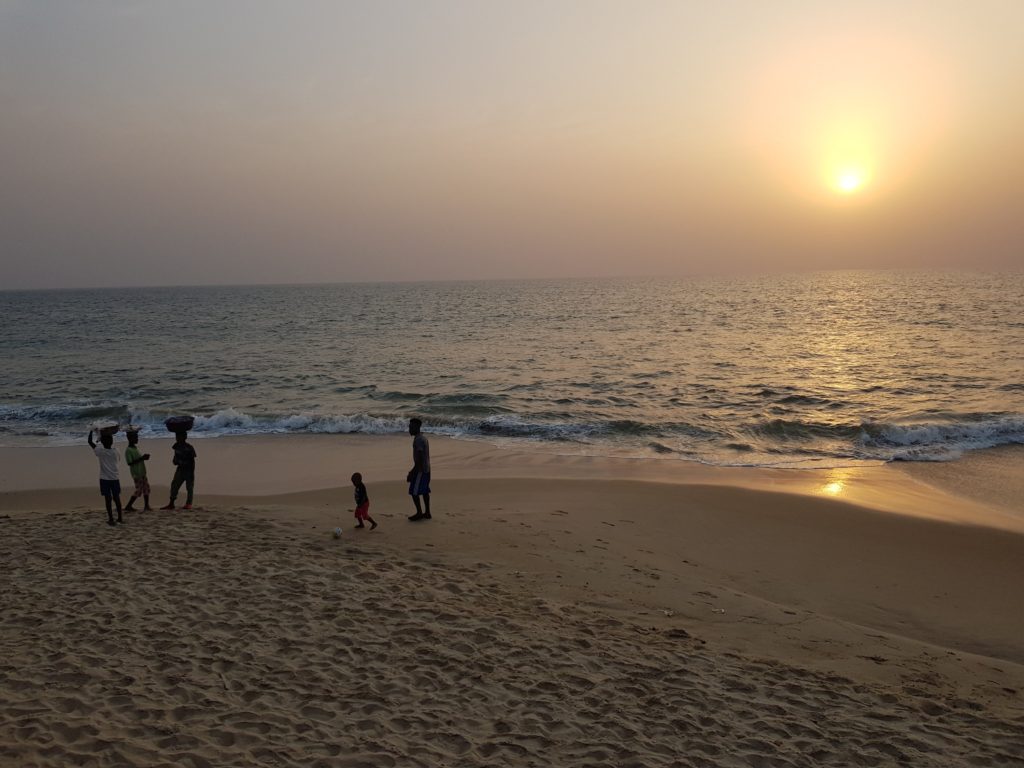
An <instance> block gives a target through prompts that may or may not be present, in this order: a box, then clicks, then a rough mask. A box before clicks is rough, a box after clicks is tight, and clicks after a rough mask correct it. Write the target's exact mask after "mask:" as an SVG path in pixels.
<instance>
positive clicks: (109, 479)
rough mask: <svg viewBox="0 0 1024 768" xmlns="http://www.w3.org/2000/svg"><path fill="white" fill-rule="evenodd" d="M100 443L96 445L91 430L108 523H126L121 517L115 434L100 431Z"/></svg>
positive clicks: (91, 446) (90, 440) (90, 442)
mask: <svg viewBox="0 0 1024 768" xmlns="http://www.w3.org/2000/svg"><path fill="white" fill-rule="evenodd" d="M100 443H101V444H100V445H96V443H94V442H93V439H92V430H91V429H90V430H89V447H90V448H92V452H93V453H95V454H96V458H97V459H99V460H100V493H101V494H102V495H103V501H104V503H105V504H106V505H107V525H117V523H124V518H123V517H121V481H120V480H118V478H117V451H115V450H114V436H113V435H112V434H111V433H109V432H100ZM111 500H113V501H114V502H116V504H117V523H115V522H114V511H113V510H112V509H111V506H110V505H111Z"/></svg>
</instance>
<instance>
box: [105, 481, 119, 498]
mask: <svg viewBox="0 0 1024 768" xmlns="http://www.w3.org/2000/svg"><path fill="white" fill-rule="evenodd" d="M100 495H101V496H103V498H104V499H109V498H110V497H111V496H120V495H121V481H120V480H104V479H103V478H102V477H101V478H100Z"/></svg>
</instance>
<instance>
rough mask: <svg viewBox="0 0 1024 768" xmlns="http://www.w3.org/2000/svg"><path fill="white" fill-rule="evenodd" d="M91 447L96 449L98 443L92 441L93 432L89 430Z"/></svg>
mask: <svg viewBox="0 0 1024 768" xmlns="http://www.w3.org/2000/svg"><path fill="white" fill-rule="evenodd" d="M89 447H90V448H96V443H94V442H93V439H92V430H91V429H90V430H89Z"/></svg>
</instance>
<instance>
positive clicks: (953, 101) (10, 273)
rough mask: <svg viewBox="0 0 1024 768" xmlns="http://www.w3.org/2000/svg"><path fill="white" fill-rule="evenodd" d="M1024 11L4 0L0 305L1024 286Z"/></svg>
mask: <svg viewBox="0 0 1024 768" xmlns="http://www.w3.org/2000/svg"><path fill="white" fill-rule="evenodd" d="M1022 40H1024V2H1021V1H1020V0H979V1H978V2H967V1H966V0H964V1H963V2H949V1H947V0H927V1H923V2H912V1H910V0H903V1H902V2H898V3H892V2H888V1H886V2H882V1H879V2H874V1H871V0H860V1H858V2H844V3H840V2H824V0H822V1H821V2H809V1H808V2H786V1H785V0H781V1H778V2H771V3H769V2H760V1H759V0H751V1H750V2H738V1H736V0H732V1H727V2H714V3H712V2H706V3H683V2H653V1H652V2H583V1H582V0H581V1H580V2H558V1H548V2H508V3H501V4H499V3H496V2H373V3H370V2H367V3H344V2H335V1H333V0H325V1H324V2H285V1H284V0H282V1H281V2H256V1H254V0H237V1H234V2H206V1H203V2H190V1H182V0H176V1H175V2H171V1H170V0H168V2H141V1H140V2H129V1H128V0H124V1H123V2H113V1H111V2H99V1H97V2H84V3H82V2H59V1H57V0H53V1H52V2H48V1H47V0H25V1H24V2H18V1H12V0H0V104H2V105H3V111H2V116H0V169H2V174H0V288H29V287H76V286H120V285H176V284H202V283H264V282H272V283H279V282H287V283H297V282H317V281H358V280H423V279H475V278H490V277H512V278H519V277H522V278H528V277H563V276H581V277H584V276H605V275H652V274H655V275H688V274H701V273H709V272H714V273H717V272H725V273H732V272H748V271H755V272H770V271H776V270H783V269H786V270H788V269H833V268H838V269H846V268H861V267H883V266H885V267H889V266H892V267H922V266H923V267H941V268H946V267H963V268H995V269H1007V268H1010V269H1019V268H1020V267H1021V266H1022V265H1024V44H1022Z"/></svg>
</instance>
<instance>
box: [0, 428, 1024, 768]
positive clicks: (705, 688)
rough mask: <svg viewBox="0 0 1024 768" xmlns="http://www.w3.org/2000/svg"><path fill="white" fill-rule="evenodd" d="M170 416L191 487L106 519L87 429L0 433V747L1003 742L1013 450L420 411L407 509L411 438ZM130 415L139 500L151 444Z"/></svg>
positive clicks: (844, 756)
mask: <svg viewBox="0 0 1024 768" xmlns="http://www.w3.org/2000/svg"><path fill="white" fill-rule="evenodd" d="M195 444H196V448H197V451H198V453H199V464H198V473H197V475H198V480H197V485H198V492H197V501H198V504H199V508H197V509H195V510H192V511H189V512H183V511H177V512H174V513H166V512H163V513H161V512H152V513H138V512H136V513H131V514H129V515H127V523H126V525H125V526H124V527H121V528H118V529H110V528H108V527H107V526H106V525H105V523H104V513H103V511H102V499H101V498H100V496H99V494H98V491H97V489H96V487H95V479H94V477H93V476H94V474H95V470H96V467H95V459H94V458H93V457H92V456H91V454H89V453H88V452H87V451H86V450H85V448H84V447H78V446H72V447H60V448H53V447H39V448H3V449H0V467H2V469H0V532H2V534H3V535H2V536H0V553H2V557H0V561H2V562H3V564H4V567H3V573H2V575H0V603H2V604H0V701H3V703H4V706H3V707H2V708H0V765H4V766H7V765H10V766H35V765H39V766H65V765H89V766H120V765H139V766H143V765H145V766H192V767H195V766H222V765H223V766H228V765H232V766H234V765H237V766H254V765H259V766H264V765H265V766H321V765H322V766H358V765H365V766H389V765H394V766H406V765H415V766H474V765H480V766H483V765H510V766H548V765H559V766H563V765H564V766H575V765H579V766H584V765H586V766H628V765H632V766H661V765H664V766H670V765H678V766H818V765H836V766H848V765H914V766H961V765H963V766H966V765H984V766H997V765H1024V640H1022V638H1024V608H1022V604H1021V600H1020V596H1019V592H1018V590H1017V589H1016V585H1018V584H1019V583H1020V582H1021V578H1022V577H1024V535H1022V534H1024V509H1022V508H1021V502H1020V499H1021V498H1022V497H1021V496H1020V495H1018V493H1017V491H1018V490H1019V483H1020V482H1021V477H1024V471H1022V470H1024V453H1022V452H1021V451H1019V450H1010V449H1007V450H1004V451H997V452H990V455H989V456H988V457H983V456H978V457H970V459H969V460H965V461H964V462H962V463H960V462H958V463H953V464H946V465H941V466H939V465H913V466H910V465H908V466H906V467H904V466H898V465H889V466H880V467H864V468H856V469H849V470H830V471H821V472H809V471H800V472H793V471H790V472H786V471H772V470H741V469H721V468H711V467H702V466H699V465H690V464H686V463H683V462H659V461H651V460H648V461H638V460H615V459H595V458H588V457H580V456H553V455H550V454H544V453H541V452H539V451H538V452H531V451H526V450H519V451H506V450H501V449H498V448H494V447H491V446H488V445H485V444H483V443H472V442H467V441H451V440H444V439H441V438H434V439H433V441H432V444H433V448H434V451H433V453H434V455H433V461H434V465H435V469H434V475H435V479H434V484H433V485H434V489H433V490H434V497H433V498H434V512H435V519H434V520H432V521H430V522H426V523H418V524H411V523H409V522H408V521H407V520H406V515H407V514H409V513H410V512H411V511H412V509H411V504H410V503H409V500H408V497H407V495H406V494H405V488H404V486H403V484H402V483H401V482H398V481H399V480H400V479H401V477H402V476H403V475H404V472H405V470H406V469H407V468H408V466H407V465H408V459H409V456H408V453H409V446H408V440H407V439H402V438H380V437H359V436H305V437H281V438H260V439H256V438H239V439H226V438H224V439H217V440H208V441H202V440H199V441H196V443H195ZM119 445H120V446H121V447H122V448H123V445H122V444H120V443H119ZM143 447H144V448H145V449H146V450H148V451H150V452H151V453H152V454H153V456H154V460H153V461H152V462H151V468H150V476H151V481H152V482H153V483H154V493H155V496H154V502H156V503H157V504H156V505H160V504H162V503H164V501H165V497H164V494H165V493H166V482H167V480H168V479H169V474H170V473H169V472H168V471H167V469H168V467H169V458H168V454H169V448H170V444H169V442H167V441H155V440H154V441H149V443H148V444H145V445H144V446H143ZM356 469H358V470H359V471H361V472H362V473H363V475H364V477H365V480H366V483H367V486H368V488H369V492H370V496H371V503H372V507H371V511H372V514H373V515H374V517H375V518H376V519H377V520H378V521H379V522H380V524H381V526H380V528H379V529H378V530H376V531H373V532H372V533H371V532H369V531H367V530H364V531H356V530H353V529H352V525H353V520H352V519H351V515H350V513H349V512H348V511H347V510H348V509H349V508H350V507H351V506H352V505H351V503H350V502H351V489H350V488H348V487H346V480H345V479H344V478H347V476H348V474H350V473H351V472H352V471H355V470H356ZM126 476H127V471H126V470H125V468H124V467H122V477H126ZM1015 484H1017V485H1015ZM338 525H340V526H342V527H343V529H344V533H343V534H342V536H341V538H340V539H338V540H336V539H334V538H333V537H332V536H331V533H330V532H331V530H332V529H333V528H334V527H335V526H338Z"/></svg>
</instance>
